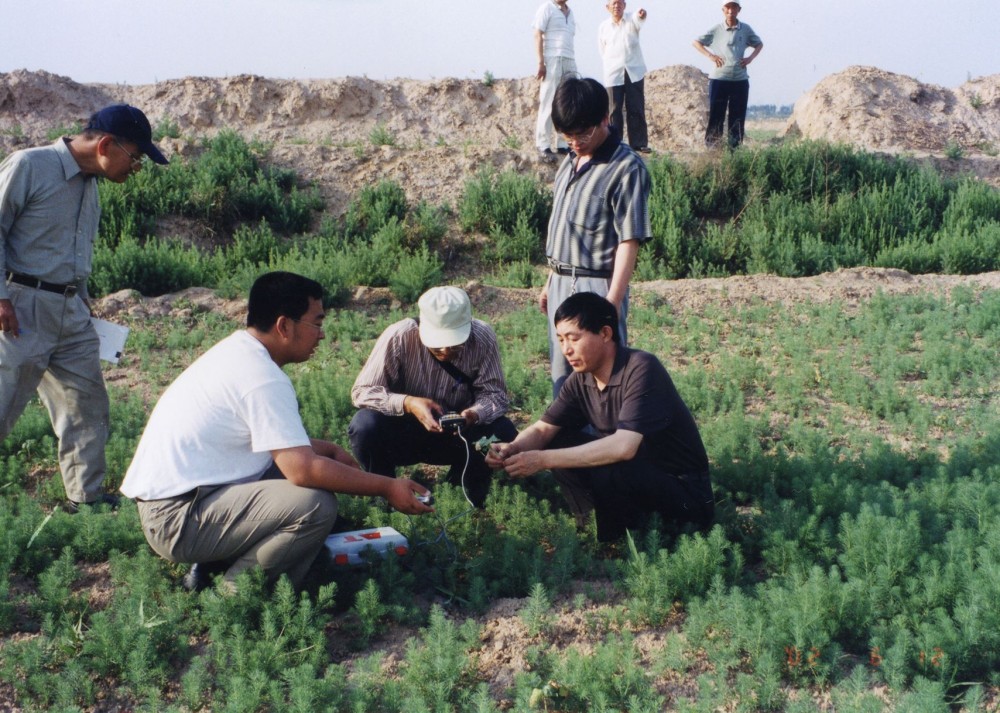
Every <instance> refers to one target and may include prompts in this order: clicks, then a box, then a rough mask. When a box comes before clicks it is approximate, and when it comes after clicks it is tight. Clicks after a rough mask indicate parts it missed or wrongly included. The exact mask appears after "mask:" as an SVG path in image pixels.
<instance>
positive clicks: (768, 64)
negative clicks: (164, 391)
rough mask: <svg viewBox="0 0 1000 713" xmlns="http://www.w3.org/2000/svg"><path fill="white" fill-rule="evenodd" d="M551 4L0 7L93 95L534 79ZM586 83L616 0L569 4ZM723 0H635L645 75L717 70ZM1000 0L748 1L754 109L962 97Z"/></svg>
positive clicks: (995, 60)
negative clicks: (932, 89) (826, 88)
mask: <svg viewBox="0 0 1000 713" xmlns="http://www.w3.org/2000/svg"><path fill="white" fill-rule="evenodd" d="M540 4H541V0H494V1H490V0H468V1H467V2H444V1H443V0H161V1H160V2H149V1H148V0H101V2H97V3H87V2H81V1H80V0H72V1H71V0H0V72H8V71H10V70H13V69H22V68H23V69H29V70H37V69H44V70H47V71H49V72H53V73H55V74H61V75H65V76H68V77H70V78H71V79H73V80H75V81H77V82H82V83H90V82H102V83H122V84H151V83H153V82H156V81H159V80H165V79H177V78H180V77H186V76H203V77H226V76H233V75H237V74H257V75H261V76H264V77H272V78H287V79H323V78H338V77H346V76H367V77H369V78H371V79H391V78H396V77H408V78H413V79H440V78H444V77H460V78H482V77H483V75H484V73H485V72H487V71H489V72H491V73H492V74H493V75H494V76H495V77H497V78H502V77H503V78H506V77H526V76H529V75H531V74H533V73H534V71H535V55H534V46H533V42H532V31H531V21H532V18H533V17H534V13H535V11H536V9H537V8H538V6H539V5H540ZM569 5H570V7H571V8H572V9H573V11H574V12H575V13H576V16H577V34H576V55H577V65H578V67H579V69H580V72H581V73H582V74H584V75H586V76H593V77H596V78H598V79H600V78H601V63H600V57H599V55H598V53H597V27H598V25H599V24H600V23H601V22H602V21H603V20H604V19H605V18H606V17H607V16H608V13H607V10H606V9H605V7H604V0H586V1H585V0H569ZM721 5H722V2H721V0H645V1H643V2H640V0H629V4H628V6H627V8H626V10H627V11H635V10H638V9H639V8H640V7H644V8H645V9H646V11H647V12H648V13H649V17H648V18H647V21H646V25H645V27H644V29H643V31H642V48H643V53H644V55H645V58H646V64H647V65H648V66H649V68H650V69H651V70H652V69H656V68H659V67H664V66H668V65H674V64H689V65H693V66H696V67H698V68H700V69H702V70H703V71H707V70H708V68H709V67H708V61H707V60H705V59H704V58H703V57H702V56H701V55H699V54H698V53H697V52H695V50H694V49H693V48H692V47H691V41H692V40H693V39H694V38H695V37H697V36H698V35H700V34H702V33H703V32H705V31H707V30H708V29H709V28H710V27H711V26H713V25H714V24H716V23H717V22H720V21H721V19H722V12H721ZM998 9H1000V8H998V2H997V0H813V1H812V2H810V1H809V0H746V2H744V3H743V12H742V14H741V15H740V19H741V20H743V21H744V22H746V23H748V24H749V25H751V26H752V27H753V28H754V30H755V31H756V32H757V34H759V35H760V36H761V38H762V39H763V41H764V51H763V52H762V53H761V55H760V56H759V57H758V58H757V60H756V61H755V62H754V64H753V65H751V67H750V103H751V104H791V103H793V102H794V101H795V100H796V99H797V98H798V97H799V96H801V95H802V94H803V93H804V92H806V91H808V90H809V89H810V88H811V87H813V86H814V85H815V84H816V83H817V82H819V81H820V80H821V79H822V78H823V77H825V76H827V75H829V74H833V73H835V72H839V71H841V70H843V69H845V68H846V67H849V66H850V65H854V64H862V65H872V66H876V67H880V68H882V69H886V70H889V71H892V72H898V73H900V74H905V75H908V76H912V77H915V78H916V79H918V80H920V81H922V82H929V83H933V84H941V85H944V86H946V87H957V86H959V85H960V84H962V83H963V82H965V81H966V80H967V79H968V78H969V77H978V76H984V75H989V74H995V73H998V72H1000V50H998V49H997V40H996V30H995V28H994V25H995V24H996V19H997V14H998Z"/></svg>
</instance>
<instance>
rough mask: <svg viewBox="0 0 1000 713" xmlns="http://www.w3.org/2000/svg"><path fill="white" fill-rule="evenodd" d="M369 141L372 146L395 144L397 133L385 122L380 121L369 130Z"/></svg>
mask: <svg viewBox="0 0 1000 713" xmlns="http://www.w3.org/2000/svg"><path fill="white" fill-rule="evenodd" d="M368 141H370V142H371V145H372V146H395V145H396V135H395V134H393V133H392V132H391V131H389V129H388V127H387V126H386V125H385V124H383V123H378V124H375V126H373V127H372V130H371V131H369V132H368Z"/></svg>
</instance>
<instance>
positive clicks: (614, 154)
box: [545, 128, 652, 270]
mask: <svg viewBox="0 0 1000 713" xmlns="http://www.w3.org/2000/svg"><path fill="white" fill-rule="evenodd" d="M575 159H576V156H575V155H574V154H570V155H569V156H568V157H567V158H566V160H565V161H563V164H562V166H560V167H559V171H558V172H557V173H556V182H555V191H554V196H553V204H552V217H551V218H549V235H548V239H547V240H546V243H545V254H546V256H548V257H549V258H551V259H553V260H557V261H559V262H561V263H564V264H566V265H573V266H574V267H582V268H584V269H587V270H611V269H612V265H613V263H614V258H615V250H616V249H617V248H618V245H619V243H623V242H625V241H627V240H638V241H640V242H645V241H647V240H649V239H650V238H651V237H652V230H651V229H650V226H649V206H648V201H649V189H650V185H651V181H650V178H649V171H647V170H646V164H645V163H643V160H642V159H641V158H639V155H638V154H637V153H636V152H635V151H633V150H632V149H630V148H629V147H628V146H626V145H625V144H623V143H622V142H621V135H620V133H619V132H618V131H617V129H615V128H612V133H611V136H609V137H608V139H607V140H606V141H605V142H604V143H603V144H601V146H600V147H599V148H598V149H597V151H595V152H594V155H593V156H592V157H591V159H590V161H588V162H587V163H586V164H585V165H584V166H583V168H581V169H580V170H579V171H575V170H574V168H573V164H574V162H575Z"/></svg>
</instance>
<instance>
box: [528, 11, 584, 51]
mask: <svg viewBox="0 0 1000 713" xmlns="http://www.w3.org/2000/svg"><path fill="white" fill-rule="evenodd" d="M531 29H533V30H537V31H539V32H541V33H542V34H543V35H545V37H544V40H543V45H542V54H543V55H544V56H545V57H565V58H566V59H574V56H573V35H575V34H576V18H575V17H574V16H573V11H572V10H570V11H569V12H568V13H567V14H566V15H563V13H562V10H560V9H559V6H558V5H556V4H555V3H554V2H553V1H552V0H546V1H545V3H543V4H542V6H541V7H540V8H538V12H536V13H535V21H534V22H533V23H531Z"/></svg>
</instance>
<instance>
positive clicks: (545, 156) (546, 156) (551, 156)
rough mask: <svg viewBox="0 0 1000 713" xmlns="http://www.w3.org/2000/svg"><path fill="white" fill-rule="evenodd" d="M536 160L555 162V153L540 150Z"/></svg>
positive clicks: (548, 150)
mask: <svg viewBox="0 0 1000 713" xmlns="http://www.w3.org/2000/svg"><path fill="white" fill-rule="evenodd" d="M538 158H539V159H541V160H542V161H555V160H556V153H555V152H554V151H553V150H552V149H540V150H539V151H538Z"/></svg>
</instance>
